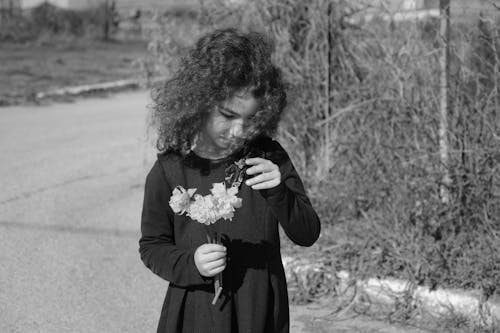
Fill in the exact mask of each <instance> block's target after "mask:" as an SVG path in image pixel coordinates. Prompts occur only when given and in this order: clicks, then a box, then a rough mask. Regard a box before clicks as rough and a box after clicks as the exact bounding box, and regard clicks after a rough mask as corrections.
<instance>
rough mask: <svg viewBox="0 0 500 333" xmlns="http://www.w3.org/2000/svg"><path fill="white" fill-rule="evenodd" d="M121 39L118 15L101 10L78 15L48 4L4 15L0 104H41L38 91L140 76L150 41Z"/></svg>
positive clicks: (0, 39) (0, 33) (0, 34)
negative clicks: (140, 62)
mask: <svg viewBox="0 0 500 333" xmlns="http://www.w3.org/2000/svg"><path fill="white" fill-rule="evenodd" d="M108 13H112V10H108ZM106 22H107V23H106ZM115 23H116V22H115ZM106 24H107V28H106ZM106 29H108V33H107V34H106V33H105V30H106ZM116 36H117V27H116V26H115V25H114V23H113V16H111V14H108V16H106V10H105V8H103V7H102V6H101V7H98V8H95V9H88V10H79V11H74V10H65V9H60V8H57V7H55V6H52V5H50V4H48V3H44V4H42V5H40V6H38V7H35V8H33V9H32V10H30V11H29V12H24V13H20V12H16V13H13V14H12V16H11V17H9V16H7V15H3V16H2V20H1V22H0V50H1V52H0V63H1V64H2V66H0V106H2V105H11V104H18V103H26V102H38V101H37V100H36V99H35V94H36V93H38V92H46V91H50V90H52V89H57V88H64V87H67V86H77V85H85V84H93V83H100V82H109V81H113V80H119V79H131V78H136V77H137V76H139V72H140V67H139V66H138V65H137V64H138V60H139V59H142V58H144V57H145V56H146V53H147V49H146V46H147V42H146V41H145V40H144V39H141V36H137V37H133V36H128V37H129V38H127V39H125V40H122V39H118V38H116ZM130 37H132V38H130Z"/></svg>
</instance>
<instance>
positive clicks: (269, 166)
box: [246, 161, 277, 175]
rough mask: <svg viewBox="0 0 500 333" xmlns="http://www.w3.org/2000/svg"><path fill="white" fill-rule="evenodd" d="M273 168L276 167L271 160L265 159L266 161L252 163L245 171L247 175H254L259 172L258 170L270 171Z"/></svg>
mask: <svg viewBox="0 0 500 333" xmlns="http://www.w3.org/2000/svg"><path fill="white" fill-rule="evenodd" d="M274 169H277V167H275V165H274V164H273V163H272V162H270V161H266V162H263V163H260V164H257V165H254V166H253V167H251V168H248V169H247V171H246V172H247V175H254V174H256V173H260V172H270V171H273V170H274Z"/></svg>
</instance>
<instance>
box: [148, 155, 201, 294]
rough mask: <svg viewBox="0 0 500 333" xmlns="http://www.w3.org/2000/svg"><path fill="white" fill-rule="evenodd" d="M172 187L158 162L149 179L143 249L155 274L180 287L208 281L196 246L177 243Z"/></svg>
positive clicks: (149, 266)
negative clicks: (200, 267) (199, 265)
mask: <svg viewBox="0 0 500 333" xmlns="http://www.w3.org/2000/svg"><path fill="white" fill-rule="evenodd" d="M171 192H172V190H171V188H170V186H169V185H168V183H167V180H166V178H165V175H164V174H163V170H162V168H161V165H160V164H159V162H158V161H157V162H156V163H155V164H154V166H153V168H152V169H151V171H150V172H149V174H148V176H147V178H146V184H145V189H144V203H143V208H142V217H141V233H142V237H141V239H140V240H139V252H140V255H141V259H142V261H143V262H144V264H145V265H146V267H148V268H149V269H150V270H151V271H152V272H153V273H155V274H157V275H158V276H160V277H161V278H163V279H165V280H167V281H169V282H171V283H173V284H175V285H177V286H180V287H187V286H192V285H200V284H207V283H208V282H209V279H207V278H204V277H203V276H201V275H200V273H199V272H198V269H197V268H196V265H195V263H194V251H195V249H182V248H179V247H178V246H176V245H175V234H174V225H173V224H174V223H173V220H174V219H173V212H172V210H171V208H170V206H169V204H168V202H169V198H170V194H171Z"/></svg>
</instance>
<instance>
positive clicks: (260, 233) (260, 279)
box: [139, 29, 320, 333]
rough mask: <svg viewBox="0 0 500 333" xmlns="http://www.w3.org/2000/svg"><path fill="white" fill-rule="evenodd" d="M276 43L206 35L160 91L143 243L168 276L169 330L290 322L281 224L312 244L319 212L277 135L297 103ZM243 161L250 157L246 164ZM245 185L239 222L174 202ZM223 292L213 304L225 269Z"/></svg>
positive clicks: (148, 258)
mask: <svg viewBox="0 0 500 333" xmlns="http://www.w3.org/2000/svg"><path fill="white" fill-rule="evenodd" d="M272 51H273V45H272V43H271V42H270V41H268V40H267V39H266V38H265V37H264V36H263V35H261V34H258V33H242V32H240V31H237V30H235V29H225V30H216V31H214V32H213V33H210V34H208V35H206V36H204V37H202V38H201V39H200V40H199V41H198V42H197V43H196V44H195V46H194V48H193V49H192V50H191V51H190V52H189V53H188V55H187V56H186V57H185V58H184V59H183V61H182V62H181V65H180V69H179V70H178V72H177V73H176V74H175V75H174V77H173V78H172V79H170V80H168V81H167V82H166V83H165V85H164V86H163V88H162V89H160V90H159V91H158V93H157V94H156V95H155V96H154V97H153V100H154V103H153V107H152V118H151V119H152V124H153V125H154V126H155V128H156V130H157V132H158V140H157V146H158V149H159V151H160V152H161V153H160V154H158V160H157V161H156V163H155V164H154V166H153V167H152V169H151V171H150V172H149V174H148V176H147V179H146V185H145V194H144V205H143V211H142V221H141V231H142V237H141V239H140V241H139V246H140V248H139V251H140V255H141V259H142V261H143V262H144V264H145V265H146V266H147V267H148V268H149V269H151V271H153V273H155V274H157V275H159V276H160V277H162V278H163V279H165V280H167V281H169V283H170V284H169V287H168V291H167V294H166V297H165V301H164V304H163V308H162V311H161V316H160V321H159V325H158V332H168V333H171V332H200V333H206V332H214V333H226V332H227V333H230V332H240V333H242V332H245V333H261V332H289V308H288V295H287V286H286V281H285V273H284V270H283V264H282V261H281V255H280V239H279V233H278V223H279V224H281V226H282V227H283V230H284V231H285V233H286V234H287V236H288V237H289V238H290V239H291V240H292V241H293V242H295V243H296V244H299V245H302V246H310V245H312V244H313V243H314V242H315V241H316V239H317V238H318V236H319V232H320V221H319V219H318V216H317V214H316V213H315V211H314V209H313V208H312V206H311V203H310V201H309V199H308V197H307V195H306V193H305V191H304V187H303V185H302V181H301V180H300V178H299V176H298V174H297V172H296V171H295V168H294V166H293V165H292V162H291V161H290V159H289V157H288V154H287V153H286V152H285V151H284V149H283V148H282V147H281V145H280V144H279V143H278V142H276V141H274V140H273V139H271V138H270V136H271V135H273V134H274V133H275V131H276V128H277V125H278V121H279V119H280V116H281V114H282V111H283V109H284V107H285V104H286V94H285V90H284V83H283V81H282V78H281V74H280V71H279V70H278V68H276V66H275V65H274V64H273V63H272V62H271V54H272ZM242 161H243V165H242ZM224 181H225V184H226V186H227V187H228V188H229V187H231V186H236V187H237V188H238V193H237V196H238V197H239V198H241V199H242V206H241V207H240V208H237V209H236V210H235V212H234V217H233V218H232V220H231V221H224V220H221V221H218V222H217V223H215V224H212V225H210V226H209V227H208V228H210V229H211V230H212V231H213V232H217V234H219V235H221V236H222V242H221V244H211V243H207V237H206V230H205V229H204V226H203V225H202V224H200V223H198V222H196V221H194V220H192V219H191V218H189V217H188V216H186V215H179V214H175V213H174V211H173V210H172V207H171V206H170V205H169V203H170V199H171V197H172V194H173V191H174V189H176V188H178V186H182V187H183V188H184V189H188V188H196V192H197V193H199V194H200V195H207V194H209V193H210V188H211V186H212V184H213V183H217V182H224ZM220 273H222V284H223V289H222V290H223V291H222V295H221V296H220V298H219V300H218V301H217V302H216V303H215V305H212V299H213V297H214V277H216V276H219V274H220Z"/></svg>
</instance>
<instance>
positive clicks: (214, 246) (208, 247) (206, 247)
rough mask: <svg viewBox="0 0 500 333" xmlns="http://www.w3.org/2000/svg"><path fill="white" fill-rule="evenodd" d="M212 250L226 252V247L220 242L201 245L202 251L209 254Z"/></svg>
mask: <svg viewBox="0 0 500 333" xmlns="http://www.w3.org/2000/svg"><path fill="white" fill-rule="evenodd" d="M210 252H224V253H225V252H226V247H225V246H223V245H220V244H213V243H207V244H203V245H202V246H201V247H200V253H203V254H207V253H210Z"/></svg>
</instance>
